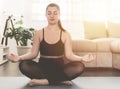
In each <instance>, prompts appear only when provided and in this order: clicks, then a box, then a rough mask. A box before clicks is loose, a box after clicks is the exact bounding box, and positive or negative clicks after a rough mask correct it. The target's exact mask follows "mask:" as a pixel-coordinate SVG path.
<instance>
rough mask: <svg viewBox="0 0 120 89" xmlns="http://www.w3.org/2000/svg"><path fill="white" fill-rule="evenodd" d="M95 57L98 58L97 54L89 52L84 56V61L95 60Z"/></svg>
mask: <svg viewBox="0 0 120 89" xmlns="http://www.w3.org/2000/svg"><path fill="white" fill-rule="evenodd" d="M95 58H96V56H95V55H93V54H91V53H89V54H87V55H84V56H83V58H82V61H83V62H91V61H93V60H95Z"/></svg>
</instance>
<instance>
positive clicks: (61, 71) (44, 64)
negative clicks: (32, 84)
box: [19, 29, 84, 84]
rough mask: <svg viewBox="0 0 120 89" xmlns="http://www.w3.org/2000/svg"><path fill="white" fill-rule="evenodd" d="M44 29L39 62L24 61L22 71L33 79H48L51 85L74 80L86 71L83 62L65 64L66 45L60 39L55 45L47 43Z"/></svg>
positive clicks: (21, 65) (21, 64)
mask: <svg viewBox="0 0 120 89" xmlns="http://www.w3.org/2000/svg"><path fill="white" fill-rule="evenodd" d="M44 31H45V30H44V29H43V39H42V41H41V42H40V55H41V56H40V58H39V62H35V61H32V60H24V61H21V62H20V64H19V68H20V71H21V72H22V73H23V74H24V75H26V76H27V77H29V78H31V79H48V81H49V83H50V84H58V83H60V82H62V81H67V80H72V79H74V78H76V77H78V76H79V75H80V74H81V73H82V72H83V71H84V64H83V63H81V62H69V63H67V64H65V63H64V60H63V55H64V44H63V42H62V40H61V37H62V30H61V32H60V39H59V41H58V42H56V43H54V44H49V43H47V42H46V41H45V34H44Z"/></svg>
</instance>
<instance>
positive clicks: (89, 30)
mask: <svg viewBox="0 0 120 89" xmlns="http://www.w3.org/2000/svg"><path fill="white" fill-rule="evenodd" d="M84 35H85V38H86V39H96V38H104V37H107V31H106V25H105V23H104V22H88V21H85V22H84Z"/></svg>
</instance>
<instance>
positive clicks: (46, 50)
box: [40, 29, 64, 56]
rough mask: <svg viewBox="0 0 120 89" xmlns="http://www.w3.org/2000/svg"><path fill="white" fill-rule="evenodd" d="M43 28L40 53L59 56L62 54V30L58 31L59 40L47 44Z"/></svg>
mask: <svg viewBox="0 0 120 89" xmlns="http://www.w3.org/2000/svg"><path fill="white" fill-rule="evenodd" d="M44 36H45V35H44V29H43V40H42V41H41V42H40V54H41V55H46V56H61V55H63V54H64V44H63V42H62V40H61V36H62V30H61V32H60V40H59V41H58V42H57V43H54V44H49V43H47V42H46V41H45V39H44Z"/></svg>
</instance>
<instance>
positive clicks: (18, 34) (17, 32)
mask: <svg viewBox="0 0 120 89" xmlns="http://www.w3.org/2000/svg"><path fill="white" fill-rule="evenodd" d="M22 18H23V17H22V16H21V18H20V19H19V20H15V19H13V20H11V21H12V25H11V27H9V30H8V31H7V32H6V34H5V35H4V36H5V37H7V38H11V39H12V38H14V39H15V41H16V44H17V50H18V55H22V54H24V53H26V51H27V50H29V48H31V47H30V45H32V40H33V36H34V32H35V29H34V28H26V27H24V26H23V20H22ZM29 44H30V45H29ZM23 49H24V50H25V51H23Z"/></svg>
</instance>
